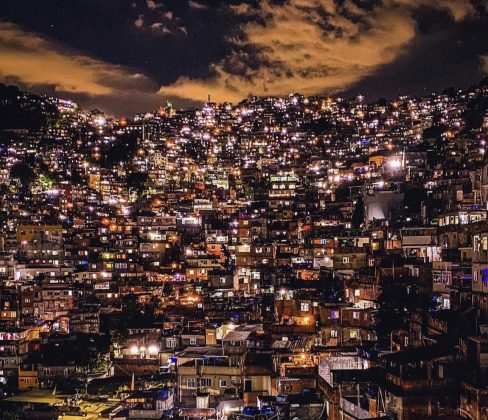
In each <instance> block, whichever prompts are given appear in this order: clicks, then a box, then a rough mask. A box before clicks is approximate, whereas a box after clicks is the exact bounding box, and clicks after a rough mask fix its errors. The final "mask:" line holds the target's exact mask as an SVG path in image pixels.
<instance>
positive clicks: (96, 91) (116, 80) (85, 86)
mask: <svg viewBox="0 0 488 420" xmlns="http://www.w3.org/2000/svg"><path fill="white" fill-rule="evenodd" d="M0 79H2V80H6V81H9V80H10V81H12V80H15V81H16V83H19V84H21V85H22V86H24V87H25V88H29V87H32V88H34V90H36V89H35V88H36V87H42V86H43V87H49V90H50V91H51V92H52V93H53V94H57V95H66V96H70V97H73V96H79V97H82V98H84V99H87V98H92V100H93V102H95V98H109V97H110V98H113V99H114V102H116V98H117V97H126V96H130V95H133V94H134V95H135V94H140V95H155V93H156V92H157V88H158V85H157V84H156V83H154V82H153V81H152V80H151V79H150V78H148V77H146V76H145V75H143V74H140V73H137V72H133V71H131V70H130V69H127V68H124V67H121V66H116V65H112V64H109V63H106V62H103V61H100V60H96V59H93V58H90V57H87V56H84V55H81V54H73V53H66V52H65V51H64V50H63V49H62V48H61V47H60V46H59V45H55V44H53V43H52V42H49V41H47V40H45V39H43V38H41V37H39V36H38V35H35V34H33V33H30V32H25V31H24V30H22V29H21V28H19V27H18V26H16V25H14V24H11V23H0ZM41 90H42V89H41ZM112 109H113V108H112Z"/></svg>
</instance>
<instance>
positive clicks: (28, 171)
mask: <svg viewBox="0 0 488 420" xmlns="http://www.w3.org/2000/svg"><path fill="white" fill-rule="evenodd" d="M10 174H11V175H12V177H13V178H18V179H19V180H20V182H21V183H22V185H25V186H28V185H30V184H31V183H32V182H34V180H35V179H36V175H35V173H34V171H33V170H32V168H31V167H30V166H29V165H27V164H25V163H17V164H15V165H14V166H13V167H12V170H11V171H10Z"/></svg>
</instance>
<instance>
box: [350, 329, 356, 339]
mask: <svg viewBox="0 0 488 420" xmlns="http://www.w3.org/2000/svg"><path fill="white" fill-rule="evenodd" d="M349 338H358V332H357V331H356V330H351V331H349Z"/></svg>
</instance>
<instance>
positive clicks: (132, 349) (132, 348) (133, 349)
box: [130, 345, 139, 354]
mask: <svg viewBox="0 0 488 420" xmlns="http://www.w3.org/2000/svg"><path fill="white" fill-rule="evenodd" d="M130 353H131V354H137V353H139V349H138V348H137V346H135V345H134V346H132V347H131V348H130Z"/></svg>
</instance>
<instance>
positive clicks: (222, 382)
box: [219, 379, 227, 388]
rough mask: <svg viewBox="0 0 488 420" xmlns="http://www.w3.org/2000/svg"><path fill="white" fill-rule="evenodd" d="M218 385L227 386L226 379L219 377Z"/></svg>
mask: <svg viewBox="0 0 488 420" xmlns="http://www.w3.org/2000/svg"><path fill="white" fill-rule="evenodd" d="M219 386H220V387H221V388H227V381H226V380H225V379H221V380H220V381H219Z"/></svg>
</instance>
